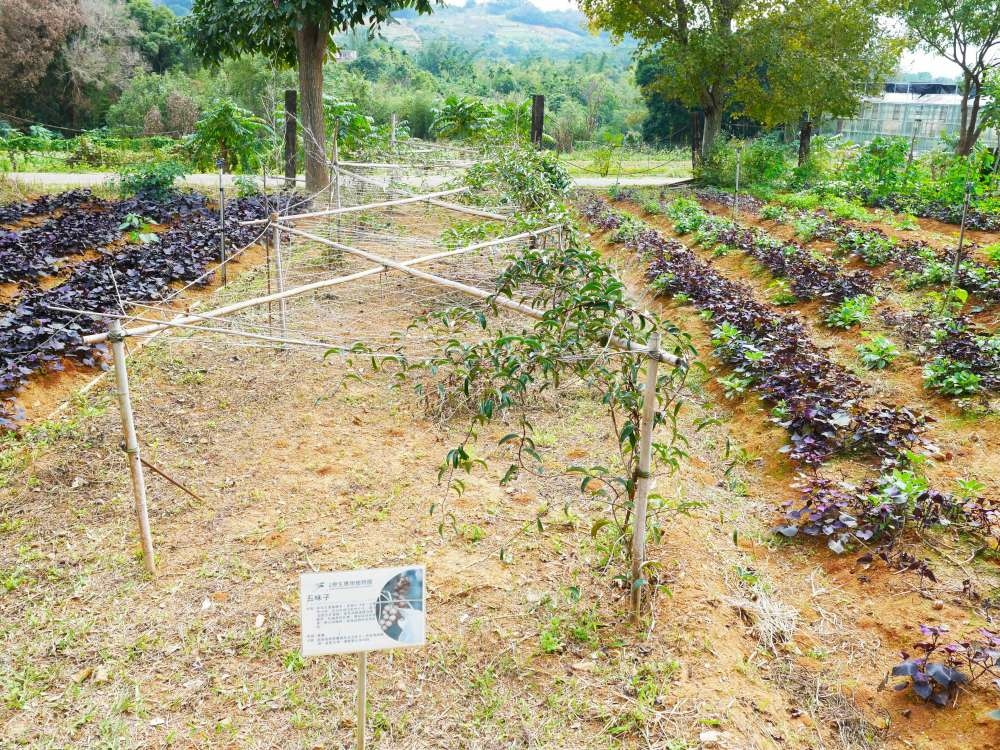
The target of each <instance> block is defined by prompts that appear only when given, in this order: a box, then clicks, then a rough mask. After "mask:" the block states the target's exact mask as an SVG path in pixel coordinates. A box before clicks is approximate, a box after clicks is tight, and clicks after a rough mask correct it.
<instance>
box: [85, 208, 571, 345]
mask: <svg viewBox="0 0 1000 750" xmlns="http://www.w3.org/2000/svg"><path fill="white" fill-rule="evenodd" d="M558 228H559V227H558V225H553V226H550V227H545V228H544V229H536V230H534V231H531V232H521V233H520V234H515V235H512V236H510V237H501V238H499V239H495V240H487V241H485V242H477V243H475V244H472V245H467V246H465V247H459V248H456V249H455V250H442V251H441V252H437V253H432V254H430V255H423V256H421V257H419V258H411V259H410V260H406V261H403V265H405V266H414V265H418V264H421V263H430V262H431V261H435V260H440V259H441V258H450V257H452V256H456V255H462V254H463V253H470V252H474V251H476V250H483V249H486V248H489V247H495V246H496V245H504V244H507V243H509V242H516V241H518V240H522V239H527V238H529V237H532V236H534V235H539V234H544V233H546V232H553V231H555V230H557V229H558ZM268 267H269V268H270V266H268ZM386 270H388V269H387V268H385V267H383V266H378V267H376V268H366V269H365V270H364V271H356V272H355V273H352V274H349V275H347V276H337V277H336V278H333V279H324V280H322V281H314V282H312V283H311V284H305V285H304V286H300V287H295V288H293V289H288V290H286V291H283V292H280V293H274V294H268V295H266V296H263V297H255V298H254V299H249V300H243V301H242V302H234V303H232V304H230V305H225V306H224V307H219V308H216V309H214V310H206V311H205V312H204V313H200V314H198V315H188V316H185V317H181V318H176V319H175V320H173V321H171V323H173V324H181V325H186V324H189V323H197V322H199V321H204V320H212V319H215V318H221V317H224V316H226V315H231V314H233V313H237V312H240V311H241V310H246V309H248V308H251V307H257V306H259V305H271V304H273V303H275V302H280V301H281V300H282V299H290V298H292V297H297V296H299V295H301V294H307V293H309V292H315V291H317V290H319V289H326V288H327V287H331V286H337V285H339V284H346V283H348V282H351V281H356V280H358V279H363V278H365V277H368V276H374V275H376V274H380V273H384V272H385V271H386ZM171 323H168V322H167V321H163V322H162V323H153V324H150V325H146V326H139V327H136V328H129V329H126V330H125V332H124V333H125V336H126V337H129V336H148V335H149V334H151V333H155V332H156V331H160V330H163V329H165V328H169V327H170V326H171ZM107 339H108V335H107V334H106V333H96V334H91V335H89V336H84V337H83V343H85V344H99V343H101V342H103V341H107Z"/></svg>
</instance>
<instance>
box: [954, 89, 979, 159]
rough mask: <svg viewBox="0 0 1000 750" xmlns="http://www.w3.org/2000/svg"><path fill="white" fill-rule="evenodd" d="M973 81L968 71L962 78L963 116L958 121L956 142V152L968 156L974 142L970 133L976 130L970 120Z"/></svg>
mask: <svg viewBox="0 0 1000 750" xmlns="http://www.w3.org/2000/svg"><path fill="white" fill-rule="evenodd" d="M972 83H973V81H972V76H970V75H969V74H968V73H966V74H965V75H964V77H963V78H962V92H961V93H962V104H961V108H960V112H961V117H960V118H959V122H958V141H957V142H956V144H955V153H956V154H958V155H959V156H968V155H969V153H970V152H971V151H972V146H973V143H974V141H973V142H972V143H970V142H969V140H970V139H969V136H970V134H971V133H974V132H975V123H973V122H970V120H969V94H970V93H971V92H972ZM977 97H978V93H977Z"/></svg>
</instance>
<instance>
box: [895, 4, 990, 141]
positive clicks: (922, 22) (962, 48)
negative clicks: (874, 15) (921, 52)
mask: <svg viewBox="0 0 1000 750" xmlns="http://www.w3.org/2000/svg"><path fill="white" fill-rule="evenodd" d="M899 12H900V15H901V16H902V18H903V20H904V21H905V22H906V25H907V27H908V28H909V30H910V33H911V34H912V35H913V37H914V39H915V41H916V42H917V44H918V46H920V47H922V48H924V49H925V50H928V51H930V52H934V53H936V54H938V55H941V56H942V57H944V58H945V59H947V60H950V61H951V62H953V63H955V64H956V65H957V66H958V67H959V68H960V69H961V71H962V86H961V91H962V108H961V121H960V123H959V137H958V141H957V143H956V146H955V150H956V152H957V153H958V154H961V155H966V154H969V153H970V152H971V151H972V149H973V147H974V146H975V145H976V141H977V140H979V136H980V135H981V134H982V132H983V130H984V128H985V123H984V122H983V120H982V118H980V116H979V114H980V109H981V107H982V89H983V84H984V83H985V82H986V81H987V78H988V76H989V74H990V72H991V71H993V70H997V69H1000V0H900V11H899Z"/></svg>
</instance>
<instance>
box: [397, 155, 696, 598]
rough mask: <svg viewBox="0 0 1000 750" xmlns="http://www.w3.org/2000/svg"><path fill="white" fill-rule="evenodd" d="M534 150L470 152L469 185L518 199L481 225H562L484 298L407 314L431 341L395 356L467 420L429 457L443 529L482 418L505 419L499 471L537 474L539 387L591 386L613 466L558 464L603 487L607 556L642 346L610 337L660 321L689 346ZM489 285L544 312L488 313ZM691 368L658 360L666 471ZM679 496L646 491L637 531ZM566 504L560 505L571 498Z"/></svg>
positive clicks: (675, 348)
mask: <svg viewBox="0 0 1000 750" xmlns="http://www.w3.org/2000/svg"><path fill="white" fill-rule="evenodd" d="M544 159H545V157H543V156H539V155H537V154H536V153H535V152H533V151H528V150H525V151H523V152H520V153H518V154H516V155H514V156H512V155H511V154H510V152H509V151H508V152H505V153H504V154H503V155H501V156H500V157H499V158H497V159H492V160H484V161H482V162H480V164H479V165H478V166H477V168H476V169H475V170H474V172H473V173H472V175H471V177H470V179H471V180H473V181H474V182H475V183H476V184H477V185H483V184H487V183H489V184H493V185H502V186H503V190H504V191H505V194H504V195H503V201H505V202H509V203H519V204H520V205H523V206H526V207H527V210H523V211H521V212H519V213H518V216H517V218H516V219H514V220H512V221H511V222H509V223H508V224H506V225H500V224H496V225H495V226H493V227H491V231H493V232H496V234H497V236H503V235H504V234H510V233H512V231H511V230H512V227H516V230H517V231H523V230H524V229H525V228H528V229H531V228H536V229H537V228H541V227H545V226H552V225H555V224H561V225H563V227H564V230H563V232H562V234H561V236H560V238H559V240H558V241H557V240H556V237H555V236H554V235H552V234H550V235H547V236H546V237H545V238H544V239H539V240H538V241H537V242H533V243H532V244H531V246H530V247H529V248H528V249H523V248H520V249H518V251H517V252H515V253H512V254H511V255H510V256H508V257H507V258H506V260H505V263H506V265H505V267H504V270H503V271H502V272H501V273H500V274H499V277H498V278H497V280H496V289H495V296H494V297H493V298H491V300H490V303H489V304H488V306H487V307H488V308H492V309H485V310H484V309H483V308H482V307H478V308H477V307H466V306H459V307H451V308H448V309H444V310H438V311H434V312H431V313H428V314H426V315H424V316H423V317H421V318H419V319H417V320H415V321H414V322H413V323H412V324H411V328H417V329H420V330H421V331H422V332H425V333H426V332H429V333H430V334H432V339H433V341H434V342H435V344H436V346H435V347H434V350H435V352H436V353H435V354H434V356H432V357H430V358H429V359H427V360H423V361H420V362H417V361H415V360H414V361H408V360H406V359H405V358H404V357H402V356H401V357H400V358H399V359H398V360H397V363H398V364H399V365H400V367H399V378H400V380H399V382H400V383H403V382H411V381H416V388H417V391H418V392H419V393H420V394H421V395H422V396H423V398H424V399H425V400H426V402H427V403H428V404H431V403H433V405H434V408H435V409H437V410H440V412H441V413H445V414H446V416H448V417H451V418H457V416H458V415H462V416H463V417H464V418H465V419H467V420H468V424H467V428H466V429H465V430H464V431H463V434H462V435H463V436H462V437H461V439H460V440H459V441H458V442H457V444H454V445H452V446H450V447H449V449H448V450H447V453H446V455H445V457H444V460H443V462H442V465H441V467H440V473H439V478H440V480H441V483H442V486H443V487H444V488H445V491H444V493H443V497H442V499H441V500H440V501H439V502H435V503H434V504H433V505H432V507H431V513H432V514H436V515H437V516H438V517H439V524H440V525H439V529H440V531H441V532H442V533H444V531H445V529H446V528H447V527H448V526H449V525H451V526H452V527H455V528H457V520H456V518H455V516H454V515H453V514H452V513H451V512H450V511H449V510H448V497H449V495H454V494H461V493H462V492H463V491H464V489H465V478H466V475H468V474H470V473H472V472H474V471H476V470H477V468H479V469H482V468H486V462H485V461H484V460H482V459H481V458H478V457H477V456H476V451H475V450H474V449H473V446H474V444H475V443H476V442H477V441H478V440H479V438H480V434H481V433H482V432H483V431H484V428H485V427H486V426H488V425H491V424H494V423H502V424H507V425H510V429H509V431H508V432H507V433H506V434H505V435H504V436H503V437H502V438H500V439H499V446H500V447H501V448H503V450H502V451H500V454H501V455H504V456H507V457H509V460H508V462H507V465H506V467H505V471H504V472H503V476H502V479H501V483H502V484H508V483H510V482H512V481H514V480H515V479H517V478H518V477H519V476H522V475H524V474H533V475H541V474H543V473H545V469H544V467H543V457H542V452H541V449H540V447H539V445H538V443H537V442H536V441H535V439H534V433H533V430H534V425H533V423H532V414H533V412H534V410H535V408H536V407H537V405H538V402H539V399H540V398H542V397H543V395H544V394H545V393H547V392H552V391H557V390H559V389H562V388H565V387H567V386H569V385H572V387H574V388H580V387H582V388H584V389H586V390H587V391H589V392H590V393H591V394H593V395H594V396H595V397H596V398H597V399H598V400H599V401H600V403H601V404H602V405H603V406H604V408H605V409H606V413H607V416H608V419H609V420H610V424H611V425H612V427H613V430H614V433H615V435H616V436H617V449H618V456H617V460H616V461H614V462H609V463H611V464H612V465H610V466H605V465H601V464H595V465H584V464H581V465H574V466H567V467H564V468H563V469H562V470H561V471H562V473H565V474H575V475H577V476H578V477H579V481H580V490H581V492H585V493H590V494H595V495H600V496H602V497H603V499H604V500H605V501H606V503H607V507H608V509H609V512H608V514H607V515H605V516H603V517H601V518H599V519H598V520H597V521H596V522H594V524H593V527H592V529H591V531H592V534H593V535H594V536H595V537H600V540H601V545H600V547H601V549H603V550H606V551H607V553H606V554H607V559H606V562H607V563H611V562H613V561H614V560H615V559H618V560H619V561H620V560H627V558H628V556H629V550H630V543H631V533H632V532H631V529H630V526H631V520H632V510H633V502H634V500H635V494H636V479H637V474H638V459H639V453H638V452H639V435H640V418H641V411H642V402H643V388H644V385H643V381H644V372H645V367H646V356H645V355H644V354H642V353H633V352H623V351H620V350H619V349H617V348H616V347H615V346H613V345H612V343H611V342H610V341H609V337H610V336H614V337H617V338H618V339H625V340H628V341H632V342H635V343H637V344H640V345H647V342H648V340H649V337H650V335H651V334H652V333H653V332H654V331H657V332H659V334H660V348H661V349H662V350H666V351H668V352H671V353H673V354H675V355H677V356H680V357H682V358H683V361H684V362H685V363H686V362H691V361H693V357H694V354H695V351H694V349H693V347H692V346H691V343H690V340H689V338H688V336H687V335H686V334H684V333H683V332H682V331H681V330H680V329H678V328H677V327H676V326H674V325H672V324H671V323H669V322H667V321H665V320H663V319H661V318H660V317H659V316H657V315H655V314H652V313H648V312H643V311H640V310H639V309H637V308H636V307H634V306H633V305H632V304H631V303H630V302H629V300H628V298H627V295H626V289H625V286H624V284H623V283H622V282H621V280H620V279H619V278H618V277H617V276H616V275H615V273H614V272H613V271H612V269H611V267H610V266H609V265H608V264H607V263H606V262H605V261H604V260H603V259H602V257H601V256H600V254H599V253H598V252H597V251H595V250H594V248H592V247H591V246H590V245H589V244H588V242H587V238H586V236H584V235H583V234H581V233H580V232H579V231H577V230H576V229H575V227H574V224H573V221H572V217H571V216H570V214H569V212H568V210H567V208H566V206H565V204H564V203H563V198H564V197H565V192H566V189H567V187H566V186H567V185H568V180H566V179H563V177H564V176H560V175H558V174H556V175H553V173H552V169H553V167H552V165H551V164H550V163H549V162H548V161H546V163H545V164H544V165H539V168H538V169H532V168H531V166H532V162H533V161H535V160H544ZM465 231H468V232H471V235H470V236H475V237H476V239H481V238H482V237H481V236H480V235H481V233H482V229H481V228H480V229H468V228H465V229H464V230H462V231H459V232H458V233H459V234H463V233H464V232H465ZM446 239H448V240H449V241H450V242H451V244H459V242H460V241H461V240H462V239H463V238H462V237H456V236H455V231H452V232H451V234H450V235H449V237H447V238H446ZM500 295H502V296H504V297H508V298H511V299H513V300H515V301H517V302H520V303H521V304H524V305H528V306H530V307H532V308H533V309H535V310H538V311H539V312H541V313H542V317H541V319H539V320H535V321H532V319H530V318H527V317H524V318H521V317H514V316H505V317H500V316H498V315H497V313H498V312H499V309H498V305H497V304H496V302H495V300H496V297H497V296H500ZM490 313H492V314H490ZM470 334H472V335H470ZM418 372H419V374H418ZM688 372H689V367H688V365H687V364H682V365H680V366H677V367H673V366H664V367H662V368H660V371H659V376H658V382H657V391H656V395H657V409H656V416H655V420H654V424H655V425H656V427H657V429H655V430H654V436H655V437H654V442H653V453H654V471H659V472H671V471H675V470H676V469H677V468H678V467H679V465H680V461H681V460H682V458H683V457H684V456H685V455H686V454H685V449H686V445H687V443H686V440H685V438H684V435H683V434H682V432H681V430H680V428H679V424H678V414H679V412H680V410H681V406H682V402H683V398H682V394H683V392H684V387H685V381H686V376H687V374H688ZM428 376H429V377H428ZM685 509H686V508H685V507H684V506H683V505H678V504H672V503H669V502H667V501H666V500H665V499H664V498H662V497H660V496H658V495H656V494H653V495H651V496H650V510H651V512H650V516H649V521H650V522H649V523H648V524H647V533H649V534H650V535H651V536H652V537H653V539H654V540H656V539H658V538H659V535H660V533H661V532H660V528H661V521H660V519H662V518H663V517H664V514H666V513H667V512H668V511H678V510H680V511H683V510H685ZM564 511H565V512H566V513H567V515H568V514H569V508H568V507H566V508H564ZM546 512H547V509H546V510H544V511H542V512H540V513H539V514H538V516H537V517H536V518H534V519H533V521H532V522H530V523H529V524H526V525H525V526H524V527H522V529H521V532H520V533H525V532H526V531H528V530H529V529H530V527H532V526H537V528H538V530H539V531H541V530H543V529H544V521H543V518H544V516H545V514H546ZM511 541H513V540H508V543H509V542H511ZM508 555H509V548H508V547H507V546H506V545H502V546H501V548H500V556H501V559H505V558H506V557H507V556H508ZM617 578H619V579H620V581H621V583H622V584H624V585H629V586H632V587H636V586H642V585H645V584H646V583H647V582H649V581H653V580H655V569H654V566H649V567H646V568H644V570H643V577H642V579H641V580H639V581H632V580H630V577H629V576H628V575H625V574H622V575H620V576H617Z"/></svg>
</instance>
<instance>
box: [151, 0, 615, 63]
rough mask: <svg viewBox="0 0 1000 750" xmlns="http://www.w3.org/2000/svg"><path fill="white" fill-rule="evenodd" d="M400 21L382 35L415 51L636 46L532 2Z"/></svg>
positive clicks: (572, 14) (448, 8)
mask: <svg viewBox="0 0 1000 750" xmlns="http://www.w3.org/2000/svg"><path fill="white" fill-rule="evenodd" d="M160 2H161V3H162V4H163V5H166V6H168V7H170V8H171V9H172V10H173V11H174V12H175V13H178V14H184V13H187V12H188V11H189V10H190V8H191V0H160ZM395 17H396V20H397V23H395V24H390V25H388V26H386V27H385V28H384V29H383V30H382V36H383V37H385V38H386V39H387V40H389V41H391V42H393V43H395V44H396V45H398V46H399V47H401V48H403V49H407V50H410V51H412V50H415V49H417V48H419V47H420V45H421V44H423V43H424V42H426V41H427V40H430V39H448V40H451V41H454V42H458V43H460V44H462V45H463V46H466V47H469V48H470V49H475V50H478V51H480V52H483V53H487V54H489V55H491V56H494V57H504V58H507V59H511V60H517V59H522V58H525V57H531V56H534V55H544V56H545V57H549V58H562V59H565V58H571V57H577V56H579V55H582V54H585V53H588V52H590V53H596V54H600V53H602V52H612V53H617V54H620V55H626V54H627V53H628V52H629V51H631V49H632V47H633V46H634V45H633V44H632V43H631V42H625V43H623V44H622V45H619V46H615V45H612V44H611V40H610V39H609V37H608V36H607V34H600V35H594V34H592V33H590V31H589V30H588V28H587V22H586V17H585V16H584V15H583V14H582V13H580V12H579V11H577V10H561V11H546V10H542V9H540V8H538V7H537V6H535V5H533V4H532V3H530V2H528V1H527V0H492V1H490V2H486V3H483V4H480V5H474V4H472V3H471V2H470V3H469V4H468V5H464V6H459V5H445V6H442V7H439V8H437V9H435V11H434V13H433V14H432V15H428V16H420V15H418V14H417V13H416V12H414V11H412V10H404V11H400V12H399V13H397V14H396V16H395Z"/></svg>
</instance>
